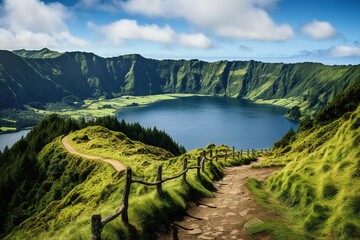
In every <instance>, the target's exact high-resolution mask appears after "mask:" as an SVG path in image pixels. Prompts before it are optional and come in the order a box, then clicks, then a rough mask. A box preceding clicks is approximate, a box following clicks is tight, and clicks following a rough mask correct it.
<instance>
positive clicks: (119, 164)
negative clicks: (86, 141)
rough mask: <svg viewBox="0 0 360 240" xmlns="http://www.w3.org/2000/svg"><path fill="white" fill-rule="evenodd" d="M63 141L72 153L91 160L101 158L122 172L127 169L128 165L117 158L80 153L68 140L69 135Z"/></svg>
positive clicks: (64, 145)
mask: <svg viewBox="0 0 360 240" xmlns="http://www.w3.org/2000/svg"><path fill="white" fill-rule="evenodd" d="M61 143H62V145H63V147H64V148H65V149H66V150H67V151H68V152H69V153H72V154H75V155H78V156H81V157H84V158H87V159H91V160H100V161H103V162H106V163H108V164H110V165H111V166H113V167H114V168H115V170H116V171H118V172H120V171H122V170H125V169H126V167H127V166H126V165H125V164H124V163H122V162H120V161H118V160H115V159H111V158H105V157H100V156H93V155H89V154H84V153H80V152H78V151H77V150H76V149H74V148H73V147H72V146H71V145H70V143H69V141H68V140H67V136H64V137H62V138H61Z"/></svg>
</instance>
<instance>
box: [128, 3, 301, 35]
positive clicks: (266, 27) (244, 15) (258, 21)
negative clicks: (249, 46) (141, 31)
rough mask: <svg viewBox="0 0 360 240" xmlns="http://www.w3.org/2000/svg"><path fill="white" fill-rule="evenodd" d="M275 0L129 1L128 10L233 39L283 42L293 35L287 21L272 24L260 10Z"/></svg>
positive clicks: (267, 16) (263, 11)
mask: <svg viewBox="0 0 360 240" xmlns="http://www.w3.org/2000/svg"><path fill="white" fill-rule="evenodd" d="M276 2H277V0H268V1H264V0H241V1H239V0H196V1H194V0H129V1H127V2H124V3H123V4H122V7H123V8H124V9H125V10H126V11H127V12H130V13H136V14H143V15H147V16H152V17H165V18H183V19H186V20H187V21H188V22H189V23H191V24H193V25H194V26H195V27H197V28H200V29H201V30H205V31H208V32H211V33H213V34H215V35H217V36H221V37H226V38H233V39H253V40H265V41H283V40H287V39H289V38H291V37H293V36H294V32H293V29H292V28H291V27H290V26H289V25H288V24H277V23H275V22H274V21H273V20H272V19H271V17H270V16H269V14H268V13H267V12H266V11H265V10H264V9H263V8H265V7H269V6H272V5H274V4H275V3H276Z"/></svg>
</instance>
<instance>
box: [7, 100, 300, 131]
mask: <svg viewBox="0 0 360 240" xmlns="http://www.w3.org/2000/svg"><path fill="white" fill-rule="evenodd" d="M195 96H199V97H219V98H229V99H238V98H236V97H229V96H222V95H215V96H214V95H204V94H187V93H166V94H155V95H145V96H131V95H124V96H121V97H117V98H112V99H97V100H94V99H87V100H84V102H85V104H84V105H82V106H81V107H79V108H78V109H68V108H63V109H59V110H58V111H55V110H42V109H36V108H31V107H29V108H28V110H32V111H34V113H36V114H42V115H49V114H52V113H57V114H59V115H62V116H66V117H72V118H75V119H80V118H81V117H87V116H90V117H95V118H96V117H103V116H108V115H115V116H116V114H117V113H118V112H119V111H121V110H123V109H126V108H129V107H145V106H147V105H150V104H153V103H157V102H160V101H167V100H174V99H178V98H183V97H195ZM239 100H243V101H248V102H251V103H254V104H259V105H269V106H276V107H283V108H284V109H290V108H289V105H288V103H287V104H284V105H281V104H279V103H278V102H276V101H275V102H274V101H254V100H251V99H239ZM2 117H5V116H2ZM285 117H286V116H285ZM289 120H291V119H289ZM295 122H296V121H295ZM34 126H35V125H34ZM34 126H27V127H24V128H16V129H14V128H15V127H8V126H1V128H2V130H1V131H0V135H2V134H8V133H16V132H19V131H22V130H26V129H31V128H33V127H34ZM3 129H8V130H3Z"/></svg>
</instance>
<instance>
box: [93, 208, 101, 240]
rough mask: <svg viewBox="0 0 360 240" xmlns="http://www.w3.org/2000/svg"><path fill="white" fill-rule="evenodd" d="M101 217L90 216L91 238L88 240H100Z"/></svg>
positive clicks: (98, 215)
mask: <svg viewBox="0 0 360 240" xmlns="http://www.w3.org/2000/svg"><path fill="white" fill-rule="evenodd" d="M101 230H102V224H101V215H100V214H97V215H92V216H91V237H90V240H101Z"/></svg>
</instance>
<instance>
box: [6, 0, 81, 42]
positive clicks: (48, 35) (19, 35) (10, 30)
mask: <svg viewBox="0 0 360 240" xmlns="http://www.w3.org/2000/svg"><path fill="white" fill-rule="evenodd" d="M1 9H2V16H1V18H0V33H1V34H0V46H2V48H3V49H15V48H41V47H55V48H57V47H62V46H66V45H71V46H85V45H87V42H86V41H85V40H83V39H80V38H77V37H75V36H73V35H71V33H70V32H69V30H68V28H67V25H66V23H65V20H66V19H67V18H68V17H69V13H68V12H69V11H68V9H66V8H65V7H64V6H63V5H62V4H59V3H50V4H45V3H44V2H41V1H39V0H26V1H23V0H4V1H3V4H2V5H1Z"/></svg>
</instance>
